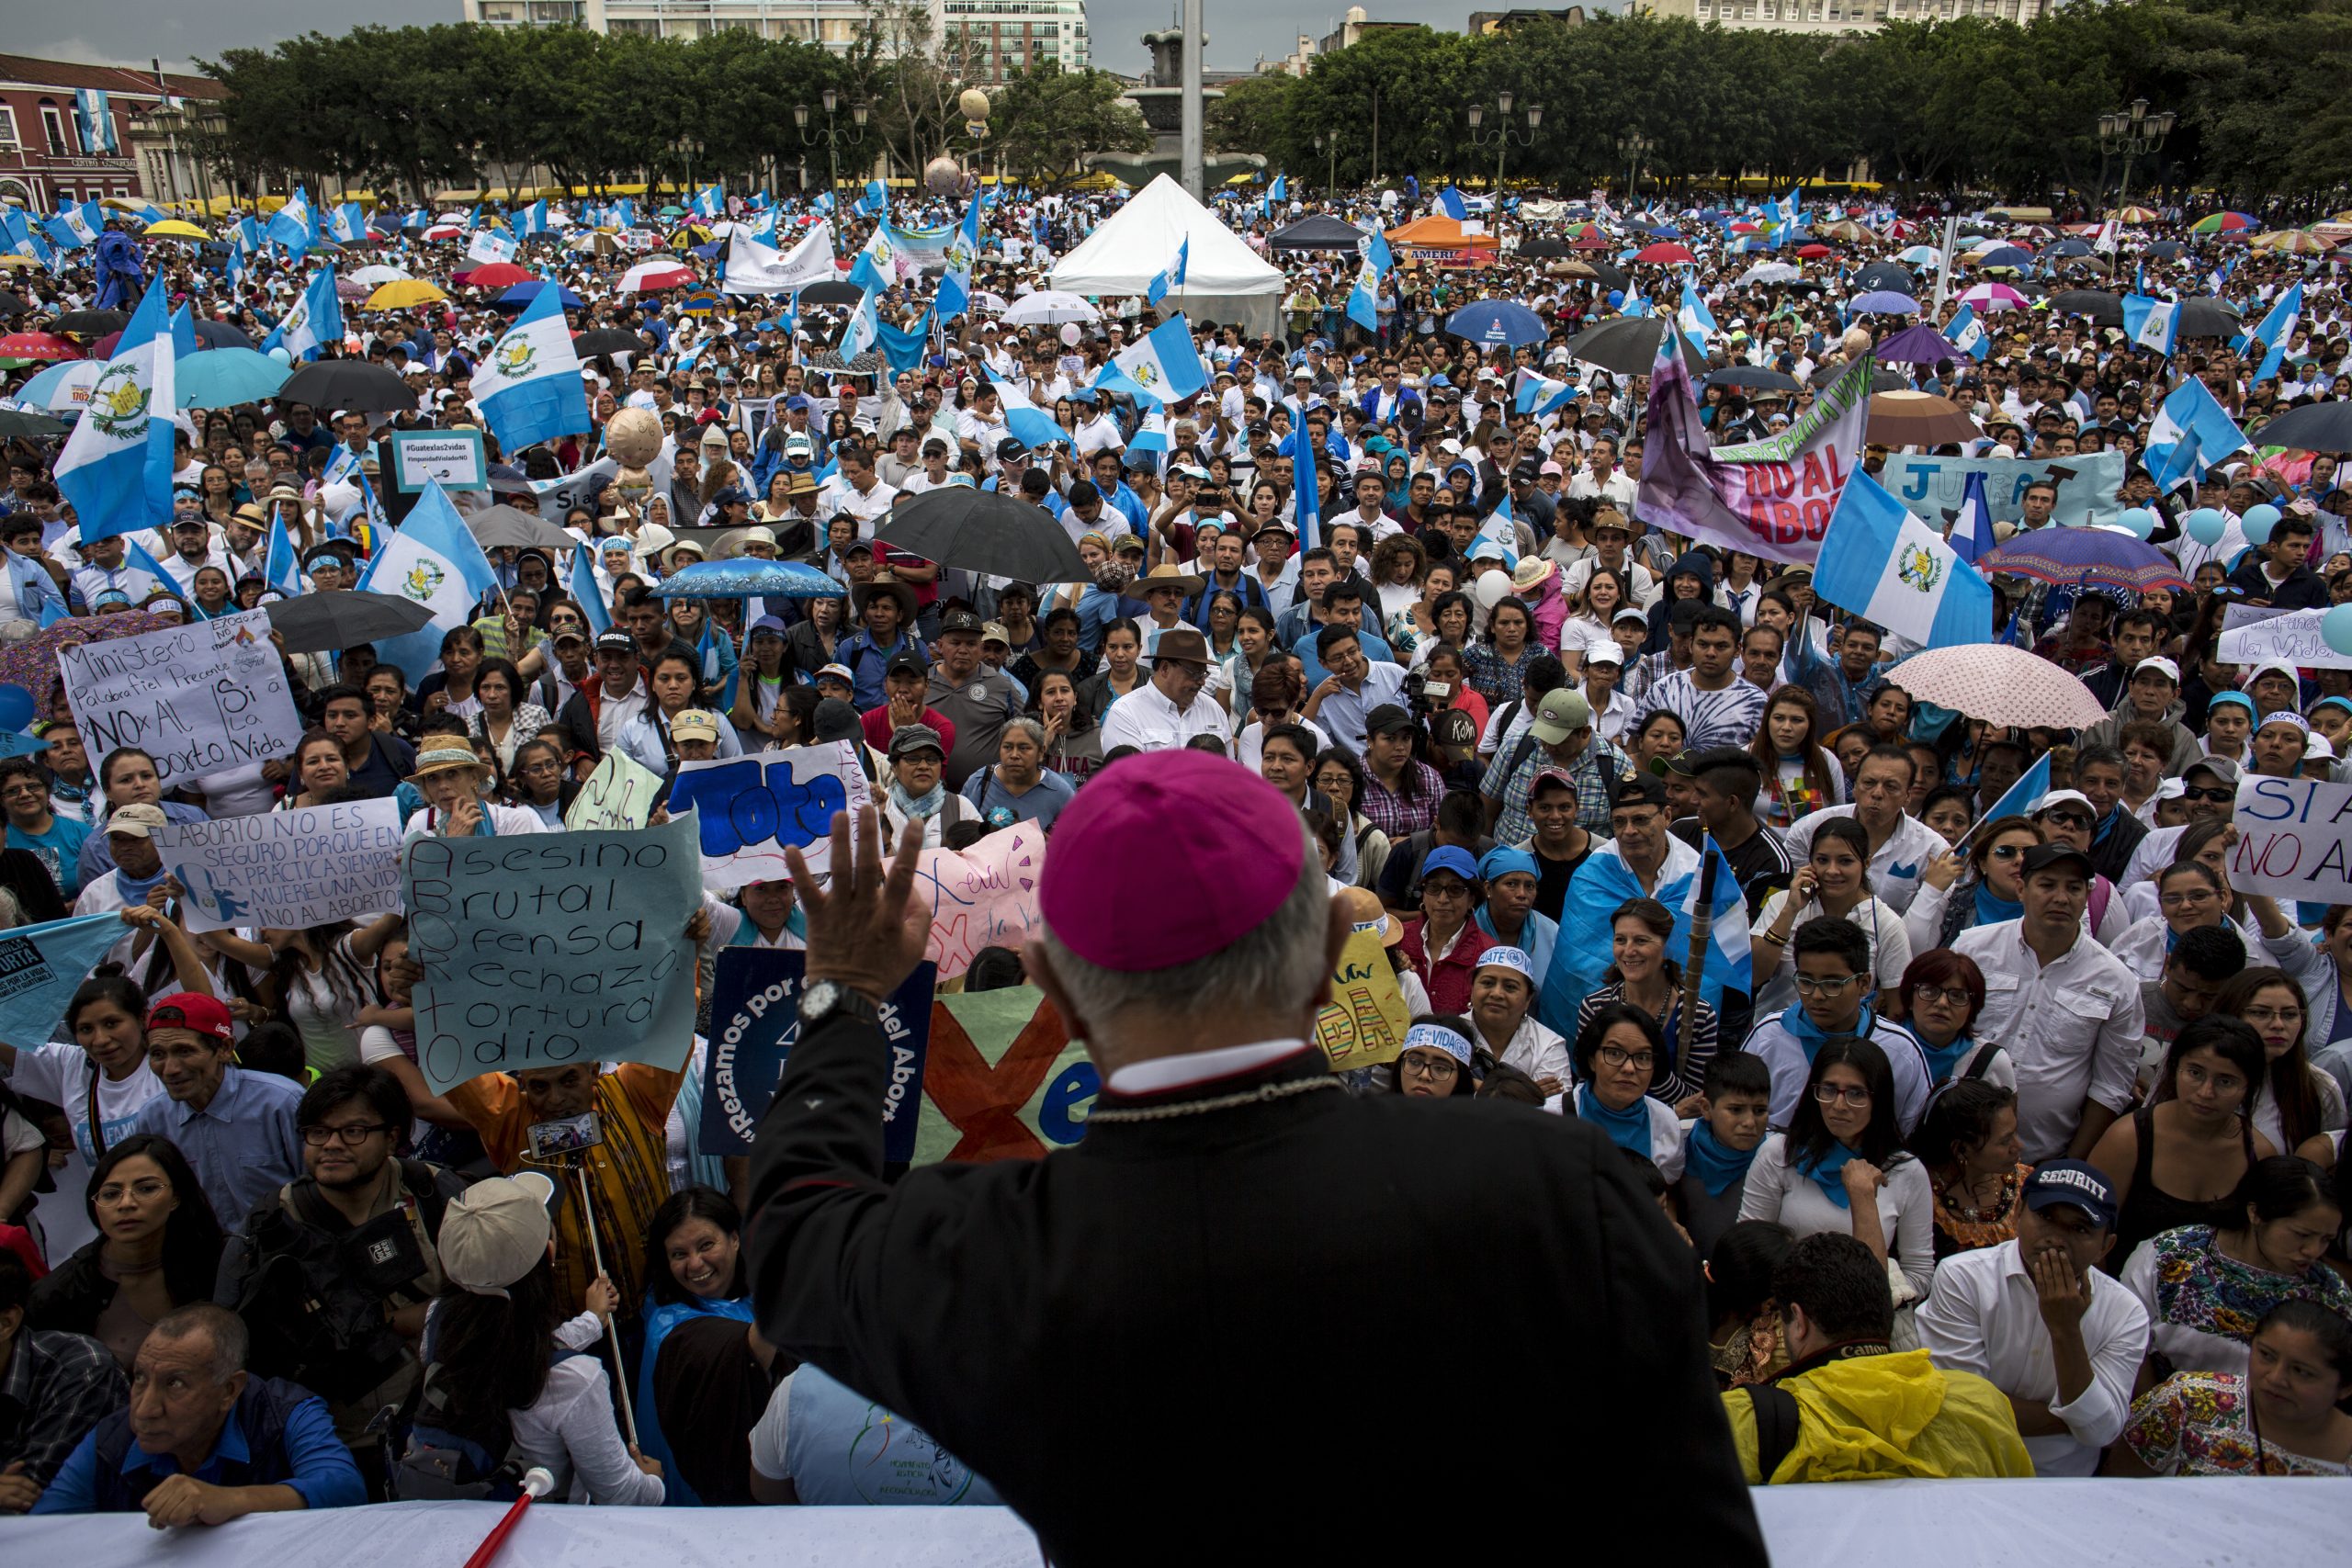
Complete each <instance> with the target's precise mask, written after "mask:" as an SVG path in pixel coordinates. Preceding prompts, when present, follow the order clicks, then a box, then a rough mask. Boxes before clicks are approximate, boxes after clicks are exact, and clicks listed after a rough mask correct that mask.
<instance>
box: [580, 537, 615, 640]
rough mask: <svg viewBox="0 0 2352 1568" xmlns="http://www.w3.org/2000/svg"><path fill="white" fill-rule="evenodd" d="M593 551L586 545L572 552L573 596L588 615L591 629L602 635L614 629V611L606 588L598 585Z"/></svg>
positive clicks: (583, 613) (581, 609) (582, 610)
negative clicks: (606, 595) (608, 602)
mask: <svg viewBox="0 0 2352 1568" xmlns="http://www.w3.org/2000/svg"><path fill="white" fill-rule="evenodd" d="M593 553H594V552H592V551H591V550H590V549H589V548H588V547H587V546H585V545H582V546H581V547H579V548H578V549H576V550H574V551H572V552H571V596H572V597H573V598H574V599H577V600H578V601H579V602H580V613H581V614H582V615H585V616H587V617H588V627H589V629H590V630H591V631H593V632H594V633H595V634H596V635H597V636H598V637H602V636H604V635H605V633H606V632H608V631H611V630H612V629H613V612H612V608H611V606H609V605H607V604H605V592H604V590H603V589H601V588H599V587H597V586H596V568H595V566H594V563H593V562H592V561H591V560H590V559H589V558H590V556H591V555H592V554H593Z"/></svg>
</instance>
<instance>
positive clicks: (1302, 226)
mask: <svg viewBox="0 0 2352 1568" xmlns="http://www.w3.org/2000/svg"><path fill="white" fill-rule="evenodd" d="M1362 244H1363V230H1361V229H1359V228H1357V227H1356V226H1355V225H1354V224H1352V223H1350V222H1348V221H1347V220H1344V219H1340V218H1334V217H1332V216H1331V215H1330V214H1329V213H1327V212H1318V213H1316V214H1315V215H1314V216H1313V217H1310V218H1302V219H1300V220H1298V221H1297V222H1295V223H1293V224H1291V225H1289V226H1288V227H1286V228H1283V229H1280V230H1277V231H1275V232H1273V233H1272V234H1270V235H1268V236H1267V238H1266V248H1267V249H1268V250H1270V251H1352V250H1355V249H1356V248H1357V247H1358V246H1360V245H1362ZM1521 254H1526V253H1525V252H1523V251H1522V252H1521ZM1547 254H1552V255H1563V256H1564V255H1566V254H1568V253H1567V252H1566V251H1565V250H1561V251H1553V252H1550V253H1547Z"/></svg>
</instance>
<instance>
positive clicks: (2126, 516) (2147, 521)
mask: <svg viewBox="0 0 2352 1568" xmlns="http://www.w3.org/2000/svg"><path fill="white" fill-rule="evenodd" d="M2116 521H2117V522H2119V523H2120V524H2122V525H2124V526H2125V527H2126V528H2129V529H2131V532H2132V533H2133V535H2135V536H2138V537H2140V538H2143V539H2144V538H2146V537H2147V536H2149V535H2151V534H2153V533H2154V532H2155V531H2156V514H2155V513H2154V512H2152V511H2150V510H2149V509H2148V508H2146V507H2144V506H2134V507H2130V508H2127V509H2126V510H2125V512H2124V513H2123V515H2122V516H2120V517H2119V518H2117V519H2116Z"/></svg>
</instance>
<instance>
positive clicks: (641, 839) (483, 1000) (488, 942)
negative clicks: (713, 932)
mask: <svg viewBox="0 0 2352 1568" xmlns="http://www.w3.org/2000/svg"><path fill="white" fill-rule="evenodd" d="M698 873H699V866H698V863H697V858H696V856H695V829H694V824H693V823H692V822H690V821H676V822H667V823H664V824H662V826H661V827H659V828H644V829H639V830H637V831H635V832H612V833H530V834H520V835H517V836H516V837H514V838H511V839H501V838H486V839H485V838H467V839H447V838H442V837H439V836H437V835H435V836H433V837H428V838H423V839H415V840H411V841H410V842H409V844H408V846H407V848H406V849H405V850H404V851H402V852H401V894H402V896H403V897H404V898H405V900H406V903H407V908H408V915H409V955H410V956H411V957H412V958H413V959H414V960H415V961H416V962H417V963H418V964H422V965H423V966H424V979H423V980H422V981H421V982H419V983H418V985H417V987H416V1055H417V1065H418V1066H421V1067H423V1068H424V1081H425V1082H426V1083H428V1084H430V1085H431V1086H432V1087H433V1092H434V1093H435V1094H443V1093H447V1091H448V1090H449V1089H451V1088H453V1087H455V1086H456V1085H458V1084H460V1083H463V1082H465V1081H466V1080H467V1079H468V1078H471V1077H480V1076H481V1074H483V1073H491V1072H519V1071H521V1070H522V1069H524V1068H526V1067H548V1066H561V1065H562V1064H564V1063H566V1062H653V1063H657V1064H659V1065H662V1066H674V1065H675V1064H676V1063H677V1062H678V1061H679V1060H681V1059H682V1058H683V1057H684V1055H685V1053H686V1050H687V1048H688V1046H689V1044H690V1043H691V1037H692V1035H693V1033H694V1024H695V949H694V944H693V943H692V942H688V941H686V940H685V935H684V932H685V929H686V922H687V920H689V919H692V918H693V916H694V914H695V911H696V910H697V909H699V908H701V907H702V886H701V882H700V878H699V874H698Z"/></svg>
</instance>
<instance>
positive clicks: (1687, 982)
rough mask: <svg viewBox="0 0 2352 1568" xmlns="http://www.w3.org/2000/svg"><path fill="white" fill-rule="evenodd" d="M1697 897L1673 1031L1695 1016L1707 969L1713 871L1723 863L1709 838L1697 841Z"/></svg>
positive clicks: (1692, 910) (1713, 917)
mask: <svg viewBox="0 0 2352 1568" xmlns="http://www.w3.org/2000/svg"><path fill="white" fill-rule="evenodd" d="M1699 854H1700V857H1701V858H1700V861H1699V885H1698V886H1699V900H1698V902H1697V903H1696V904H1694V905H1693V906H1692V907H1691V946H1690V948H1689V949H1688V950H1687V952H1686V953H1684V956H1683V963H1682V1005H1681V1007H1680V1008H1679V1010H1677V1012H1676V1015H1675V1032H1676V1033H1677V1034H1679V1033H1680V1032H1681V1029H1682V1026H1683V1024H1684V1023H1685V1022H1686V1021H1688V1020H1691V1019H1693V1018H1696V1017H1698V1016H1699V990H1700V982H1701V981H1702V979H1704V978H1705V976H1706V972H1707V949H1708V948H1709V947H1710V946H1711V945H1713V934H1714V925H1715V873H1716V870H1717V868H1718V867H1720V866H1721V865H1722V863H1723V852H1722V851H1720V850H1718V849H1716V848H1715V841H1714V840H1713V839H1712V838H1705V837H1702V839H1701V840H1699Z"/></svg>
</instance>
